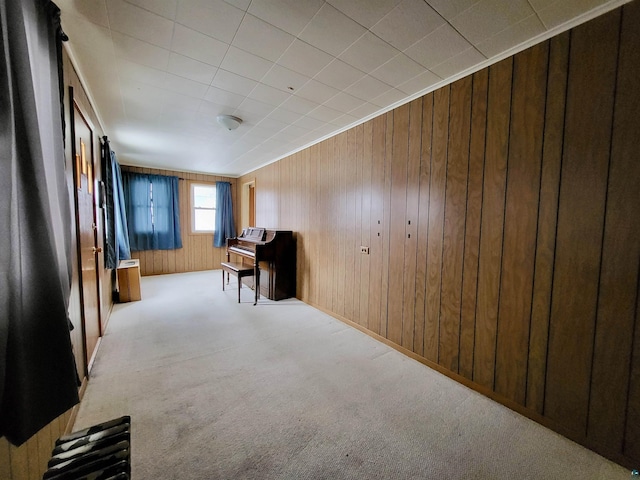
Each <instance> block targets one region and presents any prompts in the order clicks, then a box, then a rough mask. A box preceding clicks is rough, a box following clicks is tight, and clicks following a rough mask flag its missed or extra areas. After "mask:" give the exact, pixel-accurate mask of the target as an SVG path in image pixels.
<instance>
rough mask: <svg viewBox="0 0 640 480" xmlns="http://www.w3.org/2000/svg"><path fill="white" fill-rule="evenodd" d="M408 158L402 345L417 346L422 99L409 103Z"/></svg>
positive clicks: (409, 347)
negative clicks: (417, 262) (416, 317)
mask: <svg viewBox="0 0 640 480" xmlns="http://www.w3.org/2000/svg"><path fill="white" fill-rule="evenodd" d="M409 108H410V112H409V147H408V148H409V151H408V155H409V159H408V164H407V207H406V209H407V213H406V222H405V223H406V225H405V239H404V242H405V245H404V280H403V283H404V291H403V302H402V346H403V347H405V348H407V349H408V350H413V348H414V336H415V335H414V332H415V310H416V270H417V269H416V255H417V249H418V208H419V202H420V154H421V152H422V99H421V98H419V99H417V100H414V101H413V102H411V103H410V105H409Z"/></svg>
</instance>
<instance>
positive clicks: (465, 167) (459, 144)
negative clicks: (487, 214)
mask: <svg viewBox="0 0 640 480" xmlns="http://www.w3.org/2000/svg"><path fill="white" fill-rule="evenodd" d="M472 85H473V84H472V78H471V77H466V78H463V79H462V80H458V81H457V82H455V83H453V84H452V85H451V99H450V102H449V135H448V137H449V139H448V142H449V145H448V147H447V149H448V159H447V184H446V185H447V186H446V195H445V206H444V227H443V245H442V290H441V293H440V301H441V303H440V332H439V333H440V336H439V346H438V351H439V355H438V363H439V364H440V365H442V366H443V367H445V368H447V369H449V370H451V371H453V372H457V371H458V354H459V350H460V303H461V298H462V267H463V257H464V229H465V215H466V209H467V179H468V174H469V140H470V126H471V94H472Z"/></svg>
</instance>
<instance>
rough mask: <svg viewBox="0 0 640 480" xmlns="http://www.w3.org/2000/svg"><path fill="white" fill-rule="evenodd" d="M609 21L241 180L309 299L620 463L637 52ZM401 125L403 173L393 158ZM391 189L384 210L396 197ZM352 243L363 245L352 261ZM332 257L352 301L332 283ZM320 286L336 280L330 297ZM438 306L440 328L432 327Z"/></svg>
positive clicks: (631, 364)
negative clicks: (284, 241) (288, 241)
mask: <svg viewBox="0 0 640 480" xmlns="http://www.w3.org/2000/svg"><path fill="white" fill-rule="evenodd" d="M632 7H633V8H639V7H636V3H631V4H628V5H626V6H625V7H624V9H625V12H626V11H627V9H631V8H632ZM628 11H629V12H631V10H628ZM626 15H628V17H626V20H625V16H626ZM634 15H635V16H634ZM622 18H623V22H624V21H626V22H628V24H627V25H628V26H627V27H626V28H623V30H622V31H621V33H620V32H619V31H618V30H616V28H617V25H619V19H620V9H618V10H615V11H613V12H611V13H609V14H607V15H605V16H604V17H601V18H600V19H598V20H597V21H595V22H589V23H587V24H585V25H583V26H581V27H580V28H578V29H575V30H573V31H572V32H571V33H569V32H567V33H564V34H562V35H560V36H558V37H556V38H554V39H552V40H551V41H548V42H543V43H542V44H540V45H539V46H537V47H534V48H533V49H530V50H528V51H525V52H523V53H521V54H518V55H517V56H516V57H515V58H510V59H507V60H505V61H502V62H500V63H498V64H496V65H494V66H492V67H490V68H487V69H483V70H481V71H479V72H476V73H475V74H473V76H472V78H469V79H464V81H461V82H459V83H456V84H454V85H453V86H450V87H445V88H443V89H439V90H437V91H435V92H433V93H430V94H428V95H425V96H423V97H422V98H421V99H419V100H418V101H421V102H422V115H421V117H422V118H421V120H417V118H418V112H417V110H415V111H414V109H413V104H414V102H412V103H411V104H410V105H409V106H408V108H409V123H408V133H407V127H405V125H404V124H403V119H406V108H407V106H404V107H402V108H398V109H395V110H393V111H390V112H388V113H385V114H383V115H380V116H379V117H376V118H374V119H373V120H371V121H369V122H366V123H365V124H364V125H362V126H358V127H355V129H352V130H351V131H346V132H344V134H341V135H343V136H344V137H346V139H347V140H346V145H347V147H346V150H343V149H341V148H340V142H342V141H343V140H342V138H344V137H341V138H338V137H334V138H333V139H328V140H325V141H323V142H321V143H320V144H318V145H316V146H313V147H311V148H310V149H308V150H307V151H305V152H299V153H297V154H294V155H292V156H291V157H290V161H284V162H276V164H274V165H276V166H277V165H278V164H280V165H281V166H280V167H272V166H268V167H265V168H262V169H259V170H258V171H256V172H252V173H251V174H250V177H249V176H246V179H253V178H254V177H255V178H256V181H257V184H258V186H260V185H264V186H268V188H265V189H263V192H262V197H260V198H259V199H258V201H259V202H260V201H261V200H263V201H264V202H265V203H264V205H263V206H262V207H260V210H259V212H261V213H260V214H259V215H258V221H259V222H260V223H264V222H266V223H271V221H272V220H281V221H282V222H283V224H285V223H286V224H288V225H292V226H295V228H296V230H297V235H298V238H299V239H301V240H302V243H301V248H302V250H301V252H304V254H305V255H307V256H308V257H307V258H305V262H304V263H299V269H298V274H299V275H303V276H304V278H303V279H301V280H300V281H301V282H302V283H301V285H305V282H308V283H309V289H308V291H309V293H308V294H307V293H305V288H304V287H302V293H301V295H302V296H303V297H305V296H307V295H308V298H309V301H311V303H314V304H316V305H318V306H320V307H321V308H322V309H323V310H325V311H327V312H329V313H332V314H334V315H336V316H337V317H338V318H341V319H343V320H346V321H348V322H351V321H353V322H354V323H353V324H354V325H359V326H362V327H364V328H366V329H368V331H370V332H371V333H372V335H374V334H375V335H377V337H376V338H384V337H385V336H386V337H387V338H385V341H387V342H389V344H391V345H395V346H397V348H398V349H399V350H400V351H403V352H405V353H407V352H409V351H411V350H413V352H416V356H417V357H416V358H419V359H420V360H421V361H424V363H425V364H428V365H430V366H433V367H434V368H436V369H437V370H439V371H441V372H443V373H445V374H448V375H450V376H451V377H452V378H455V379H456V380H458V381H462V382H463V383H465V384H468V385H470V386H472V387H473V388H476V389H477V390H478V391H480V392H483V393H485V394H487V395H489V396H490V397H491V398H493V399H495V400H498V401H501V402H503V403H504V404H505V405H507V406H510V407H511V408H514V409H515V410H517V411H518V412H520V413H524V414H526V415H529V416H531V417H532V418H533V419H535V420H536V421H539V422H541V423H542V424H544V425H546V426H548V427H551V428H554V429H556V430H557V431H559V432H561V433H562V434H564V435H568V436H569V437H570V438H572V439H573V440H576V441H578V442H580V443H583V444H585V445H587V446H589V447H590V448H594V449H596V450H597V451H598V452H599V453H602V454H604V455H606V456H608V457H610V458H613V459H614V460H615V461H619V462H622V463H624V464H629V465H637V464H638V462H640V435H639V434H638V433H637V425H638V424H639V423H640V386H639V384H640V355H639V354H637V353H636V352H637V350H638V349H637V348H636V346H637V345H640V327H639V326H638V320H637V317H638V309H639V308H640V306H639V305H640V299H638V289H639V286H638V275H640V266H639V265H638V264H639V263H640V258H637V257H635V256H634V255H635V254H634V252H638V241H637V238H638V237H639V235H638V232H637V220H636V218H635V217H636V216H637V215H635V212H636V211H637V209H638V208H637V207H638V206H640V205H638V203H639V199H638V198H637V195H638V194H637V193H636V192H634V191H633V188H632V186H633V185H635V186H637V185H639V184H640V178H638V177H639V176H640V173H639V172H638V171H637V168H638V167H637V166H636V165H634V163H633V162H634V160H635V158H636V156H637V154H636V152H637V151H638V145H637V141H638V140H637V139H636V138H635V137H637V134H635V133H634V134H632V133H631V132H637V131H638V130H639V128H638V127H639V126H638V124H637V122H638V120H637V119H635V118H633V115H634V112H636V111H637V110H638V105H637V101H638V89H637V88H635V82H636V81H637V77H638V72H637V69H638V68H640V67H639V64H640V59H638V54H637V53H635V52H637V51H640V49H638V48H637V42H638V41H637V38H636V37H634V36H633V35H637V33H635V31H633V30H632V27H631V25H637V24H638V18H637V11H636V13H633V12H631V13H625V15H623V17H622ZM618 33H620V38H621V42H622V43H621V45H622V49H621V50H620V57H619V58H620V63H619V67H617V64H618V57H617V54H616V51H617V50H616V49H617V47H616V44H615V43H616V40H617V38H618ZM612 39H613V43H612V41H611V40H612ZM625 45H626V47H625ZM547 55H548V57H547ZM616 69H617V70H616ZM569 70H570V74H569ZM616 78H617V80H616ZM616 81H617V83H616ZM465 84H466V85H467V86H466V89H462V90H461V91H458V90H457V89H458V88H460V86H461V85H465ZM616 85H617V86H616ZM614 87H615V88H614ZM463 90H464V91H465V95H466V96H464V95H461V92H462V91H463ZM450 92H451V95H450ZM459 95H461V96H460V97H458V96H459ZM469 95H470V98H469ZM614 95H615V116H614V117H613V121H612V115H614V114H613V112H614V102H613V98H614ZM463 97H464V100H462V98H463ZM512 99H513V102H512ZM418 101H416V102H415V103H417V102H418ZM434 101H435V103H434ZM469 103H470V106H469ZM458 104H462V105H466V106H465V107H464V108H460V107H458ZM462 112H465V113H464V114H462ZM607 112H608V114H607ZM414 115H415V117H414ZM607 115H608V118H607ZM465 122H466V125H465ZM416 123H419V124H420V125H419V126H420V128H419V130H420V132H419V135H418V128H417V125H416ZM405 137H406V138H408V142H409V143H408V147H407V148H408V150H406V152H408V154H407V155H408V157H407V158H408V163H407V164H406V172H405V175H406V180H405V181H404V184H403V180H402V179H401V178H400V176H397V175H398V173H399V171H402V170H398V167H397V164H396V162H397V161H398V153H400V151H401V150H399V147H400V146H401V145H402V144H401V143H399V139H400V138H405ZM418 137H419V139H420V140H419V141H420V146H421V148H420V149H419V150H418V143H417V140H416V139H417V138H418ZM353 143H355V146H354V145H353ZM609 143H611V145H609ZM464 145H468V167H467V169H466V170H465V168H464V165H465V163H464V162H465V161H466V159H465V152H464ZM609 147H610V148H609ZM354 148H355V152H356V153H355V160H354V158H353V155H354V154H353V149H354ZM402 148H404V145H402ZM418 152H419V153H420V163H419V169H418V170H417V172H418V173H415V172H416V170H415V169H416V167H417V165H416V164H415V163H414V160H415V158H414V155H416V154H417V153H418ZM402 154H403V155H404V154H405V150H403V151H402ZM305 155H307V156H305ZM301 158H304V160H301ZM307 158H308V162H309V164H308V169H307V168H304V169H303V168H301V164H302V163H304V162H307ZM401 168H405V167H404V165H403V166H402V167H401ZM303 172H304V173H303ZM465 175H466V176H465ZM341 177H344V178H341ZM465 179H466V180H465ZM244 180H245V178H244V177H243V179H241V181H244ZM292 183H294V184H295V185H291V184H292ZM416 188H417V190H416ZM403 190H404V191H405V198H406V200H405V203H404V204H403V203H402V201H401V199H402V195H397V194H398V192H401V191H403ZM352 194H353V195H352ZM283 201H286V202H287V203H289V204H290V205H287V206H281V205H279V204H280V202H283ZM340 208H342V209H343V210H342V211H343V213H344V215H342V216H340V215H337V214H336V212H338V209H340ZM274 211H275V213H274ZM398 216H404V222H406V224H405V223H402V225H400V222H399V220H398V218H396V217H398ZM414 216H415V217H416V218H417V219H416V220H415V222H414V221H413V219H414ZM278 217H280V218H278ZM301 218H307V219H309V220H308V222H309V223H308V227H307V226H306V225H307V224H305V223H304V222H302V221H301V220H300V219H301ZM409 219H411V220H412V225H409V224H408V220H409ZM396 224H397V226H399V227H401V231H402V232H403V235H404V236H403V237H402V240H401V238H400V234H398V233H397V231H396ZM461 226H462V227H461ZM456 232H459V238H456V237H455V235H456ZM409 234H411V237H412V238H411V239H409V237H408V235H409ZM416 237H417V238H416ZM413 240H416V244H415V250H413V248H414V246H413V244H412V241H413ZM340 242H343V243H340ZM341 245H342V247H341ZM359 245H368V246H369V247H370V252H371V254H370V255H369V256H366V255H362V256H360V255H358V254H357V248H358V246H359ZM461 245H462V247H461ZM396 246H400V248H401V249H404V256H403V257H398V255H397V250H398V249H397V248H396ZM340 248H343V251H344V252H345V257H344V261H341V260H340V258H341V257H340V253H339V252H340ZM461 248H462V250H461ZM351 249H353V250H356V251H355V252H354V255H355V258H353V270H354V273H355V276H354V277H353V278H354V282H353V288H354V290H353V297H354V303H353V306H350V303H349V302H350V299H351V294H350V293H348V292H347V288H346V287H347V284H348V283H349V282H350V280H349V279H350V278H351V277H350V275H351V272H349V271H346V270H349V269H351V267H350V266H347V264H349V265H350V262H351V261H352V259H351V258H349V252H350V250H351ZM637 255H639V256H640V253H637ZM396 257H398V258H400V261H401V262H403V268H402V269H397V265H396V264H394V261H395V259H396ZM600 257H602V259H600ZM413 258H415V263H412V262H411V259H413ZM149 259H150V261H151V260H152V257H151V256H149ZM176 260H177V259H176ZM397 279H401V280H397ZM398 281H401V282H402V289H400V288H398ZM337 282H345V283H344V285H345V288H344V293H345V297H344V307H343V309H340V308H339V305H340V301H339V296H338V290H339V288H338V287H337V286H338V285H339V284H338V283H337ZM413 288H415V290H414V291H412V289H413ZM314 292H315V293H314ZM456 292H457V295H456ZM299 294H300V292H299ZM303 299H304V298H303ZM456 299H458V300H456ZM412 300H413V302H412ZM440 300H441V301H440ZM456 301H458V303H457V304H456ZM634 302H635V303H634ZM434 305H435V306H437V309H436V315H435V316H434V315H433V312H432V311H430V309H433V307H434ZM633 305H635V310H634V307H633ZM400 306H401V308H402V310H401V316H402V323H401V330H398V328H399V324H398V323H396V321H395V320H394V318H395V317H396V316H397V312H398V309H399V308H400ZM585 308H586V309H587V310H588V311H589V312H590V315H591V316H588V315H587V316H585V315H583V312H582V310H583V309H585ZM528 311H529V312H530V313H527V312H528ZM388 312H389V314H390V315H389V316H388V315H387V313H388ZM394 312H395V313H394ZM456 312H458V313H456ZM438 314H441V315H440V316H439V317H438ZM456 315H458V317H459V332H456V330H455V322H452V323H449V318H455V317H456ZM631 318H633V321H632V320H631ZM388 320H389V323H387V321H388ZM434 320H435V321H434ZM596 322H597V323H596ZM633 322H635V325H632V323H633ZM387 327H389V328H387ZM449 327H453V328H452V329H451V330H449ZM434 334H435V336H434ZM388 338H393V339H394V340H393V341H390V340H388ZM434 338H435V339H436V342H435V346H434V345H433V339H434ZM621 339H623V340H624V341H621ZM394 342H399V343H394ZM430 342H431V343H430ZM631 342H633V345H631ZM425 347H426V349H425ZM456 350H457V351H458V353H457V355H458V361H457V365H456V361H455V356H456ZM430 355H431V358H433V356H434V355H435V356H436V360H437V356H439V357H440V361H441V363H442V365H444V366H441V365H439V364H437V363H435V362H434V361H432V360H429V358H430ZM613 369H615V373H613V374H612V370H613ZM574 377H575V378H574ZM462 379H468V380H462ZM625 382H626V387H625ZM609 392H611V398H612V400H611V402H608V403H607V402H606V400H607V398H608V394H609ZM576 406H577V407H576ZM607 406H608V407H610V408H609V409H607ZM580 409H582V410H580ZM572 412H573V413H572ZM587 412H588V419H587V416H586V414H587ZM565 413H566V414H565ZM587 420H588V423H585V422H587ZM587 425H588V428H587ZM603 425H604V426H603ZM625 455H626V456H625Z"/></svg>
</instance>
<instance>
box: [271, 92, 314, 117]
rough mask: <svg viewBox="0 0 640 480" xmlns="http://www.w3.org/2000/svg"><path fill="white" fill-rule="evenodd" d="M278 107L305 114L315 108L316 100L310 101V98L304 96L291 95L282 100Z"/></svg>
mask: <svg viewBox="0 0 640 480" xmlns="http://www.w3.org/2000/svg"><path fill="white" fill-rule="evenodd" d="M280 107H282V108H284V109H285V110H289V111H291V112H294V113H298V114H300V115H306V114H308V113H309V112H310V111H311V110H313V109H314V108H317V107H318V104H317V103H316V102H312V101H311V100H307V99H306V98H302V97H297V96H295V95H292V96H290V97H289V98H288V99H287V100H285V101H284V102H282V105H280Z"/></svg>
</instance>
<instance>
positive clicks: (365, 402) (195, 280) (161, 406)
mask: <svg viewBox="0 0 640 480" xmlns="http://www.w3.org/2000/svg"><path fill="white" fill-rule="evenodd" d="M220 275H221V273H220V271H219V270H216V271H207V272H194V273H185V274H174V275H163V276H153V277H144V278H143V279H142V297H143V299H142V300H141V301H139V302H132V303H125V304H117V305H115V306H114V308H113V312H112V315H111V318H110V321H109V325H108V328H107V332H106V334H105V336H104V337H103V340H102V343H101V346H100V350H99V352H98V355H97V358H96V361H95V364H94V367H93V371H92V376H91V379H90V381H89V384H88V387H87V390H86V393H85V395H84V398H83V400H82V403H81V406H80V410H79V413H78V417H77V420H76V424H75V427H74V429H76V430H77V429H80V428H84V427H87V426H90V425H93V424H95V423H99V422H103V421H106V420H108V419H111V418H114V417H118V416H121V415H131V417H132V427H131V436H132V471H133V472H132V473H133V475H132V478H134V479H137V480H143V479H144V480H146V479H182V480H187V479H199V480H201V479H225V480H231V479H300V480H306V479H308V480H316V479H492V480H494V479H495V480H501V479H505V480H506V479H516V478H517V479H553V480H558V479H563V480H566V479H581V480H583V479H613V480H616V479H628V478H629V472H628V471H627V470H625V469H623V468H622V467H620V466H618V465H616V464H614V463H612V462H610V461H608V460H606V459H604V458H602V457H601V456H599V455H596V454H595V453H593V452H591V451H589V450H587V449H585V448H583V447H581V446H579V445H577V444H575V443H573V442H571V441H569V440H567V439H566V438H564V437H561V436H560V435H557V434H555V433H554V432H552V431H550V430H547V429H545V428H544V427H542V426H540V425H538V424H536V423H535V422H532V421H530V420H528V419H526V418H524V417H522V416H521V415H518V414H517V413H514V412H513V411H511V410H509V409H507V408H505V407H503V406H501V405H499V404H497V403H495V402H493V401H491V400H489V399H487V398H486V397H483V396H482V395H480V394H478V393H476V392H474V391H472V390H470V389H468V388H466V387H464V386H462V385H460V384H458V383H456V382H454V381H452V380H450V379H448V378H447V377H445V376H443V375H441V374H439V373H437V372H435V371H433V370H431V369H429V368H428V367H426V366H424V365H422V364H420V363H419V362H416V361H414V360H413V359H410V358H408V357H406V356H404V355H402V354H401V353H399V352H397V351H395V350H393V349H392V348H390V347H388V346H386V345H384V344H382V343H380V342H378V341H376V340H374V339H372V338H370V337H368V336H367V335H365V334H363V333H362V332H360V331H358V330H355V329H353V328H351V327H349V326H347V325H345V324H343V323H341V322H339V321H337V320H335V319H333V318H332V317H330V316H328V315H326V314H324V313H322V312H320V311H318V310H316V309H314V308H312V307H310V306H308V305H306V304H304V303H302V302H300V301H298V300H295V299H290V300H282V301H279V302H271V301H269V300H266V299H264V298H263V299H261V300H260V302H259V303H258V305H257V306H255V307H254V306H253V305H252V303H253V302H252V298H253V297H252V293H253V292H252V291H251V290H250V289H249V288H243V289H242V303H240V304H238V303H237V290H236V285H234V284H233V283H234V281H235V279H233V278H232V280H231V283H232V284H231V285H230V286H229V288H228V289H227V290H226V291H225V292H223V291H222V289H221V280H220Z"/></svg>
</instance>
